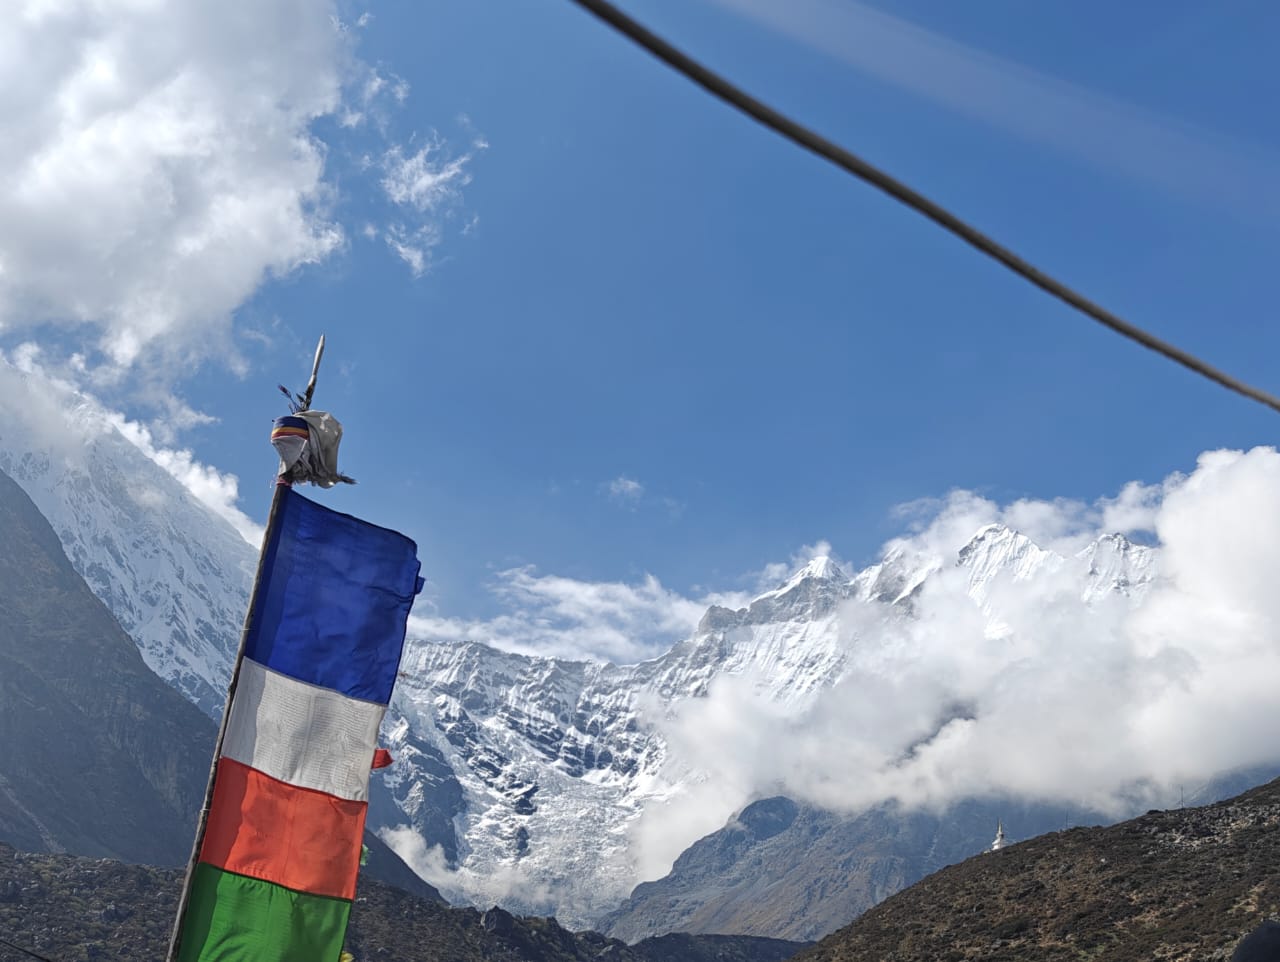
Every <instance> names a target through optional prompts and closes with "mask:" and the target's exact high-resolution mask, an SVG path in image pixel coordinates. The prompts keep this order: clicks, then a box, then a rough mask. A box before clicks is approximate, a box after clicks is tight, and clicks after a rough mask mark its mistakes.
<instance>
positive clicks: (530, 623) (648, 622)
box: [410, 568, 747, 664]
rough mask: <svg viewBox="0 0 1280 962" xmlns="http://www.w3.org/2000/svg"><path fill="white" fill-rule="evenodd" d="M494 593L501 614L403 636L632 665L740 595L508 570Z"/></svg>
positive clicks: (446, 621) (425, 623)
mask: <svg viewBox="0 0 1280 962" xmlns="http://www.w3.org/2000/svg"><path fill="white" fill-rule="evenodd" d="M494 592H495V594H496V595H497V597H498V598H499V599H500V600H501V601H502V602H503V604H504V606H505V607H506V609H507V610H506V612H505V613H504V614H501V615H499V616H498V617H496V618H493V619H490V620H486V621H466V620H463V619H454V618H442V617H436V616H420V615H417V614H415V615H414V616H413V618H412V619H411V620H410V634H411V636H413V637H415V638H420V639H424V640H428V641H438V640H454V641H459V640H464V639H465V640H471V641H479V642H483V643H485V644H489V645H493V646H494V647H496V648H502V649H504V650H507V651H514V652H519V653H521V654H527V655H541V656H550V657H557V658H571V659H577V660H589V661H613V662H615V663H617V664H632V663H635V662H637V661H642V660H644V659H646V658H652V657H654V656H656V655H659V654H661V653H662V652H664V651H666V650H667V649H668V648H670V647H671V646H672V645H673V644H675V643H676V642H678V641H681V640H683V639H684V638H687V637H688V636H689V635H690V634H691V633H692V631H693V629H694V628H695V627H696V626H697V624H698V621H699V619H701V617H702V615H703V614H704V613H705V612H706V610H707V608H708V606H710V605H712V604H719V605H724V606H727V607H734V608H736V607H741V606H742V605H743V604H745V603H746V601H747V598H746V596H745V595H740V594H733V593H711V594H706V595H703V596H702V597H699V598H696V599H694V598H686V597H684V596H683V595H680V594H679V593H677V592H674V591H671V590H669V589H667V588H664V587H663V586H662V584H661V582H659V581H658V579H657V578H655V577H653V575H646V576H645V577H644V579H643V580H642V581H640V582H639V583H637V584H626V583H624V582H617V581H606V582H590V581H578V580H575V579H573V578H565V577H560V576H557V575H540V574H538V573H537V572H536V571H535V570H534V569H533V568H514V569H511V570H509V571H504V572H502V573H501V574H500V575H499V580H498V582H497V583H496V584H495V585H494Z"/></svg>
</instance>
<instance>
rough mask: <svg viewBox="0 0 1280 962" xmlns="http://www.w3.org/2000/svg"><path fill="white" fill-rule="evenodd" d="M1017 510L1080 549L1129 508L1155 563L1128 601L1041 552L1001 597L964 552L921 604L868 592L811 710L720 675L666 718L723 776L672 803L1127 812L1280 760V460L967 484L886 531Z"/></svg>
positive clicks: (691, 813) (679, 745)
mask: <svg viewBox="0 0 1280 962" xmlns="http://www.w3.org/2000/svg"><path fill="white" fill-rule="evenodd" d="M917 507H918V506H917ZM1010 518H1019V519H1021V520H1023V521H1025V522H1028V523H1029V524H1030V525H1031V526H1032V527H1034V528H1036V529H1037V530H1038V531H1039V532H1040V534H1041V536H1043V537H1046V538H1049V539H1056V541H1057V543H1059V544H1061V545H1067V546H1071V545H1076V544H1078V543H1079V539H1080V536H1081V534H1082V532H1086V531H1087V532H1088V533H1089V534H1090V535H1093V534H1097V533H1098V530H1099V529H1098V527H1097V525H1098V524H1099V523H1100V522H1113V521H1115V520H1116V519H1117V518H1120V519H1122V520H1123V521H1124V522H1125V523H1127V524H1133V525H1135V526H1138V527H1141V528H1144V529H1145V528H1154V531H1155V533H1156V536H1157V538H1158V547H1156V548H1154V549H1153V550H1155V551H1156V552H1158V562H1157V565H1158V571H1159V577H1158V578H1157V580H1156V581H1155V582H1154V583H1153V584H1152V585H1151V586H1150V588H1149V589H1148V590H1147V591H1146V592H1145V594H1143V593H1138V594H1137V595H1136V596H1135V598H1134V599H1133V600H1128V599H1125V598H1122V597H1119V596H1112V597H1109V598H1106V599H1103V600H1101V601H1096V600H1095V601H1093V602H1091V603H1086V602H1085V601H1084V600H1082V597H1081V587H1082V584H1081V581H1082V577H1083V575H1084V573H1085V572H1086V571H1087V566H1085V565H1084V563H1083V562H1080V563H1079V566H1077V567H1075V568H1072V567H1071V566H1070V565H1068V566H1065V567H1056V568H1054V567H1046V568H1045V569H1043V570H1041V571H1040V572H1039V573H1038V574H1036V575H1035V576H1033V577H1028V578H1024V579H1022V580H1016V579H1013V578H1008V579H1002V580H997V582H996V583H995V584H993V585H992V586H991V587H990V590H989V593H988V595H987V597H986V599H985V604H986V605H987V606H988V611H986V612H984V610H983V608H982V607H980V606H979V605H978V604H977V603H976V602H975V601H974V599H973V597H972V596H971V595H970V593H969V592H970V586H969V574H968V572H967V571H966V570H965V569H963V568H957V567H955V566H954V565H953V564H951V565H944V566H943V567H941V568H940V569H939V570H938V571H937V572H936V573H935V574H934V575H933V576H932V577H930V579H929V580H928V581H927V582H926V583H925V585H924V588H923V589H922V590H921V591H920V592H919V593H918V594H917V595H916V596H915V597H914V599H913V604H914V614H913V615H912V616H911V617H907V616H905V615H903V614H901V613H897V614H895V613H891V612H889V611H887V610H885V609H884V608H883V607H882V606H877V605H874V604H867V603H855V602H851V603H849V604H847V605H846V606H845V608H844V609H843V610H842V611H841V613H840V641H841V644H842V646H843V648H844V651H845V653H846V656H847V668H846V669H845V671H844V673H843V674H842V676H841V677H840V678H839V679H838V680H836V681H835V683H834V684H833V685H832V686H831V687H829V688H828V689H826V690H825V691H824V692H823V693H822V694H821V695H819V696H817V697H815V698H813V699H812V700H811V701H810V702H809V703H807V704H806V705H804V706H803V707H802V708H801V709H800V710H798V711H795V710H787V709H784V708H783V706H781V705H779V704H778V703H775V702H773V701H771V700H770V699H769V697H768V696H767V695H766V694H764V693H763V692H764V691H766V690H767V689H766V687H765V686H762V685H758V684H755V683H754V680H753V679H749V678H725V679H721V680H720V681H718V682H716V683H715V685H713V687H712V689H711V691H710V694H709V697H707V698H702V699H692V700H689V701H686V702H683V703H681V704H680V705H678V706H676V708H675V711H674V713H669V714H666V713H659V714H658V715H655V719H658V722H657V723H658V724H659V725H661V726H662V728H663V730H664V731H665V732H666V733H667V735H668V737H669V739H670V741H671V745H672V746H673V753H672V754H673V757H678V758H680V759H681V764H684V765H689V766H691V767H692V768H694V769H697V770H701V771H703V772H705V773H706V778H707V782H708V784H712V785H716V786H721V794H720V795H719V796H717V797H715V798H712V799H711V800H710V801H709V800H708V798H705V797H702V794H699V793H698V792H693V793H691V794H690V795H689V796H688V798H687V799H678V800H673V801H672V802H670V803H669V804H668V806H667V808H666V809H665V810H664V813H663V815H662V819H663V820H664V821H666V822H667V823H668V824H681V823H683V822H685V821H687V822H689V823H690V824H692V823H693V822H695V821H697V820H698V819H703V820H704V821H705V820H706V818H708V817H712V816H714V817H721V816H726V815H727V813H728V812H731V811H732V810H733V809H734V808H736V807H738V806H740V805H741V804H743V803H745V802H746V801H748V800H750V799H751V798H753V797H759V796H761V795H766V794H774V793H778V792H782V793H785V794H789V795H791V796H792V797H796V798H801V799H806V800H809V801H813V802H816V803H818V804H820V805H823V806H825V807H829V808H835V809H844V810H856V809H859V808H862V807H865V806H868V805H871V804H874V803H877V802H882V801H885V800H889V799H897V800H900V801H903V802H905V803H907V804H912V805H927V806H941V805H945V804H948V803H950V802H954V801H957V800H959V799H962V798H966V797H975V796H977V797H982V796H987V797H989V796H1016V797H1020V798H1025V799H1036V800H1045V801H1053V802H1055V803H1061V802H1069V803H1073V804H1078V805H1083V806H1091V807H1096V808H1099V809H1102V810H1105V811H1110V812H1112V813H1116V814H1119V813H1121V812H1124V811H1131V810H1133V809H1134V808H1135V807H1136V808H1141V807H1144V806H1149V805H1153V804H1154V805H1167V804H1170V799H1171V798H1172V799H1176V798H1177V787H1178V786H1180V785H1186V786H1188V787H1191V786H1196V785H1199V784H1203V782H1204V781H1206V780H1207V779H1209V778H1211V777H1213V776H1215V775H1217V774H1221V773H1224V772H1229V771H1233V770H1238V769H1244V768H1250V767H1253V766H1259V765H1267V764H1277V763H1280V748H1278V747H1277V746H1280V699H1277V697H1276V691H1277V689H1278V688H1280V592H1277V591H1276V590H1275V584H1276V581H1277V579H1278V578H1280V538H1276V537H1274V532H1276V531H1280V454H1277V453H1276V451H1275V450H1274V449H1271V448H1258V449H1255V450H1253V451H1250V452H1248V453H1241V452H1238V451H1217V452H1210V453H1207V454H1205V455H1203V456H1202V457H1201V458H1200V460H1199V463H1198V466H1197V468H1196V470H1195V471H1194V472H1193V473H1191V474H1190V475H1189V476H1185V477H1184V476H1182V475H1173V476H1171V477H1170V478H1169V479H1168V480H1167V481H1166V482H1165V483H1164V484H1163V485H1160V486H1142V485H1130V486H1127V487H1126V488H1125V489H1124V490H1123V491H1122V492H1121V494H1120V495H1119V496H1118V497H1117V498H1114V499H1102V500H1101V501H1099V502H1098V503H1096V504H1094V505H1083V504H1080V503H1077V502H1072V501H1039V502H1032V501H1020V502H1017V503H1015V504H1013V505H1008V506H1005V507H1000V506H998V505H995V504H993V503H992V502H990V501H988V500H986V499H983V498H980V497H977V496H974V495H972V494H969V493H966V492H956V493H953V494H952V495H951V496H949V497H948V498H947V499H945V500H943V501H941V502H938V503H937V504H936V505H935V513H934V515H933V519H932V521H931V522H928V523H924V524H922V525H920V526H919V527H918V529H917V530H916V531H915V532H914V533H913V534H911V535H909V536H907V537H904V538H901V539H896V540H895V541H894V542H892V543H891V547H892V548H895V549H898V550H899V551H900V552H903V553H904V554H907V555H909V556H911V557H914V558H918V559H925V558H928V557H931V556H933V555H935V554H936V553H938V552H942V553H944V554H948V553H949V554H950V556H951V558H952V559H954V552H955V550H956V549H957V548H958V547H959V546H960V545H961V544H963V543H964V542H965V541H967V540H968V539H969V538H970V537H971V536H972V535H973V534H974V533H975V531H976V529H977V527H981V526H982V525H983V524H986V523H990V522H993V521H1001V520H1008V519H1010ZM993 620H998V622H999V630H993ZM665 711H666V710H665V709H664V712H665ZM708 805H711V806H712V808H713V811H712V812H711V814H710V815H708V810H707V808H708ZM651 827H652V826H651ZM642 828H643V827H642Z"/></svg>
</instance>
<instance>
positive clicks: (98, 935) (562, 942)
mask: <svg viewBox="0 0 1280 962" xmlns="http://www.w3.org/2000/svg"><path fill="white" fill-rule="evenodd" d="M180 884H181V873H179V872H178V871H176V870H164V869H156V868H149V867H147V866H142V865H125V864H122V863H120V862H115V861H112V860H109V859H87V858H72V857H70V856H66V855H34V854H27V853H22V852H18V851H15V850H14V849H13V848H12V847H11V846H8V845H5V844H4V843H2V842H0V932H3V935H2V936H0V938H3V939H4V940H5V941H7V942H10V943H12V944H15V945H20V946H22V947H23V948H24V949H29V950H31V951H35V952H38V953H40V954H41V955H42V956H46V957H50V958H56V959H60V960H63V962H135V960H138V959H161V958H164V953H165V951H166V950H167V949H168V946H169V934H170V930H171V927H172V925H173V917H174V911H175V909H176V907H177V901H178V891H179V887H180ZM346 948H347V950H348V951H349V952H351V953H352V954H353V955H354V956H355V958H356V959H357V962H377V960H388V962H390V960H394V962H416V960H422V962H427V960H431V962H435V960H442V959H448V960H449V962H587V960H597V959H611V960H616V962H781V960H782V959H786V958H788V957H790V956H792V955H794V954H795V953H796V952H797V951H798V950H800V949H802V948H804V945H803V944H801V943H795V942H784V941H781V940H776V939H753V938H749V937H742V936H739V937H729V936H665V937H662V938H656V939H648V940H646V941H644V942H642V943H640V944H639V945H634V946H628V945H626V944H624V943H622V942H619V941H616V940H612V939H607V938H605V937H604V936H601V935H598V934H596V933H592V932H583V933H578V934H574V933H572V932H569V931H567V930H566V929H564V928H562V927H561V926H560V925H559V924H557V923H556V921H555V919H547V918H522V917H518V916H513V915H511V914H510V913H508V912H504V911H503V910H502V909H490V910H489V911H487V912H479V911H476V910H475V909H452V908H449V907H447V906H445V905H443V904H442V903H440V902H439V901H434V900H429V899H420V898H417V897H415V896H413V895H410V894H409V893H407V892H404V891H403V890H401V889H397V888H394V887H391V886H388V885H385V884H383V883H381V882H378V881H376V880H374V879H372V878H369V877H368V876H367V875H365V874H363V873H362V876H361V879H360V882H359V886H358V889H357V893H356V901H355V905H354V906H353V907H352V910H351V927H350V929H349V930H348V932H347V944H346ZM11 951H12V950H10V949H6V948H4V947H3V946H0V957H3V958H6V959H7V958H9V957H10V955H8V954H5V953H9V952H11ZM13 957H14V958H19V957H21V956H19V955H17V954H16V953H13Z"/></svg>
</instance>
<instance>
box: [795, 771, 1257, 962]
mask: <svg viewBox="0 0 1280 962" xmlns="http://www.w3.org/2000/svg"><path fill="white" fill-rule="evenodd" d="M1277 859H1280V781H1273V782H1271V783H1269V784H1267V785H1264V786H1261V787H1259V788H1256V789H1253V790H1251V791H1249V792H1246V793H1245V794H1243V795H1241V796H1238V797H1236V798H1233V799H1231V800H1229V801H1225V802H1219V803H1216V804H1213V805H1209V806H1206V807H1202V808H1191V809H1178V810H1172V811H1151V812H1148V813H1147V814H1146V815H1144V816H1142V817H1140V818H1136V819H1133V820H1131V821H1127V822H1123V823H1121V824H1119V825H1113V826H1110V827H1108V828H1076V829H1071V830H1069V831H1058V832H1051V833H1049V834H1046V835H1042V836H1040V837H1038V838H1034V839H1031V840H1030V841H1026V842H1022V843H1019V844H1016V845H1012V846H1010V847H1008V848H1005V849H1002V850H1000V851H998V852H987V853H983V854H981V855H976V856H974V857H973V858H970V859H968V860H966V861H964V862H962V863H960V864H958V865H952V866H950V867H948V868H945V869H943V870H941V871H939V872H936V873H935V874H933V875H931V876H929V877H928V878H927V879H925V880H924V881H922V882H919V883H917V884H916V885H913V886H911V887H910V888H908V889H906V890H904V891H902V892H899V893H898V894H896V895H894V896H892V897H890V898H888V899H886V900H885V901H884V902H882V903H881V904H880V905H878V906H877V907H875V908H873V909H871V910H870V911H868V912H867V913H866V914H865V915H863V916H861V917H860V918H859V919H857V920H856V921H855V922H853V923H852V924H851V925H848V926H846V927H845V928H843V929H841V930H839V931H838V932H835V933H834V934H832V935H830V936H828V937H827V938H825V939H823V940H822V941H821V942H820V943H819V944H818V945H816V946H814V947H813V948H812V949H810V950H807V951H806V952H803V953H801V954H800V955H798V956H797V957H796V958H797V960H798V962H917V960H919V959H937V960H940V962H960V960H983V962H1023V960H1026V959H1035V960H1037V962H1059V960H1062V962H1065V960H1068V959H1071V960H1075V959H1085V958H1087V959H1094V960H1097V962H1147V960H1150V959H1162V960H1168V962H1214V960H1217V962H1226V960H1228V959H1230V958H1231V955H1232V952H1233V950H1234V948H1235V946H1236V945H1237V944H1238V943H1239V942H1240V940H1241V939H1242V937H1244V936H1245V934H1246V933H1248V932H1250V931H1251V930H1253V929H1254V928H1255V927H1256V926H1258V925H1259V924H1260V923H1261V922H1262V921H1263V920H1264V919H1267V918H1269V917H1270V918H1274V917H1275V916H1276V915H1277V913H1280V875H1277V873H1276V871H1275V865H1276V864H1277Z"/></svg>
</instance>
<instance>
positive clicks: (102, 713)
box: [0, 473, 214, 865]
mask: <svg viewBox="0 0 1280 962" xmlns="http://www.w3.org/2000/svg"><path fill="white" fill-rule="evenodd" d="M0 531H3V532H4V543H3V549H0V838H4V839H6V840H8V841H10V842H12V843H14V844H16V845H20V846H22V847H24V848H29V849H33V850H37V851H52V852H66V851H69V852H78V853H82V854H96V855H104V856H112V857H115V858H121V859H127V860H130V861H141V862H152V863H155V864H159V865H177V864H181V863H183V862H185V861H186V859H187V856H188V855H189V853H190V851H191V838H192V833H193V831H194V828H195V818H196V812H197V810H198V809H199V807H200V803H201V801H202V800H203V798H204V787H205V780H206V778H207V776H208V772H209V757H210V754H211V752H212V750H213V736H214V728H213V725H212V724H211V723H210V722H209V720H208V719H207V718H205V717H204V716H203V715H202V714H201V713H200V711H199V710H198V709H197V708H196V707H195V706H193V705H192V704H191V703H189V702H188V701H187V700H186V699H184V698H183V697H182V696H181V695H179V694H178V693H177V692H176V691H174V690H173V689H172V688H170V687H168V686H167V685H164V684H163V683H162V682H161V681H160V680H159V679H158V678H156V676H155V675H154V674H152V672H151V671H150V670H149V669H148V668H147V666H146V665H145V664H143V661H142V658H141V657H140V656H139V654H138V649H137V647H136V646H135V645H134V643H133V641H132V639H130V638H129V636H128V635H127V634H125V633H124V631H122V630H121V628H120V626H119V625H118V624H116V622H115V620H114V619H113V618H112V616H111V612H109V611H108V610H107V608H106V607H105V606H104V605H103V603H102V602H101V601H99V600H98V599H97V598H96V597H95V596H94V595H93V593H92V592H91V591H89V589H88V587H87V586H86V585H85V583H84V582H83V581H82V580H81V579H80V577H79V575H77V574H76V571H75V569H74V568H72V566H71V563H70V562H69V561H68V560H67V557H66V555H65V554H63V550H62V546H61V544H60V543H59V541H58V538H57V536H56V535H55V534H54V532H53V529H52V528H50V526H49V524H48V522H47V521H45V519H44V518H43V517H42V516H41V514H40V512H39V511H37V510H36V507H35V505H34V504H32V503H31V500H30V499H29V498H28V497H27V496H26V494H24V493H23V491H22V489H21V488H19V487H18V485H17V484H15V483H14V482H13V480H12V479H10V478H9V477H8V476H7V475H5V474H3V473H0Z"/></svg>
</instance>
